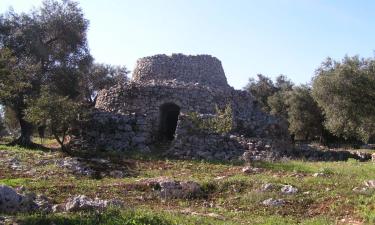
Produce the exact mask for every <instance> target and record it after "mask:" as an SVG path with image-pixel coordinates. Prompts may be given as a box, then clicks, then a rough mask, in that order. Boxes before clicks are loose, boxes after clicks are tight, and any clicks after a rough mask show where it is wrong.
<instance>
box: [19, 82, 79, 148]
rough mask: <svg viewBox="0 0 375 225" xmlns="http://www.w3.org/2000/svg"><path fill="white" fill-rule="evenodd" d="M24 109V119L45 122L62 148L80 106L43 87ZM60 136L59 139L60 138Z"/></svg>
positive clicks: (38, 123)
mask: <svg viewBox="0 0 375 225" xmlns="http://www.w3.org/2000/svg"><path fill="white" fill-rule="evenodd" d="M30 105H31V106H30V107H29V108H27V110H26V119H27V120H28V121H29V122H31V123H33V124H35V125H40V124H46V125H47V126H48V127H49V128H50V130H51V132H52V134H53V135H54V137H55V138H56V140H57V141H58V142H59V144H60V145H61V147H62V148H64V140H65V137H66V135H67V134H68V130H69V128H70V127H71V125H72V124H73V123H74V122H75V120H76V119H77V116H78V114H79V112H80V107H79V105H78V104H77V103H75V102H74V101H72V100H70V99H69V98H68V97H62V96H59V95H57V94H54V93H52V92H50V91H49V90H48V89H46V88H44V89H43V90H42V93H41V96H40V97H39V98H38V99H35V100H33V101H32V103H31V104H30ZM60 137H61V139H60Z"/></svg>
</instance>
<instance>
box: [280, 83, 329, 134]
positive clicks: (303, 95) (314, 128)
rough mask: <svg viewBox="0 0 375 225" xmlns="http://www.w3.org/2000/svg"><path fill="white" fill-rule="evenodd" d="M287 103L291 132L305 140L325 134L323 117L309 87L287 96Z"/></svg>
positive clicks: (295, 89) (298, 88)
mask: <svg viewBox="0 0 375 225" xmlns="http://www.w3.org/2000/svg"><path fill="white" fill-rule="evenodd" d="M285 103H286V105H287V114H288V122H289V131H290V133H292V134H294V135H295V136H296V137H298V138H302V139H304V140H309V139H313V138H314V137H315V136H320V137H321V136H322V134H323V129H324V128H323V115H322V112H321V110H320V108H319V107H318V105H317V103H316V102H315V101H314V99H313V98H312V96H311V90H310V88H309V87H308V86H305V85H301V86H297V87H295V88H294V89H293V91H289V92H288V94H286V98H285Z"/></svg>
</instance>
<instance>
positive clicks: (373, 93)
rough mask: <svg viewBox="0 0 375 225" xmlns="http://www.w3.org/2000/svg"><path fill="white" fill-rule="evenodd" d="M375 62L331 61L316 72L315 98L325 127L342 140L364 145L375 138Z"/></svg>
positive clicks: (347, 59) (354, 58)
mask: <svg viewBox="0 0 375 225" xmlns="http://www.w3.org/2000/svg"><path fill="white" fill-rule="evenodd" d="M374 87H375V60H374V59H360V58H359V57H358V56H355V57H345V58H344V59H343V60H342V61H333V60H332V59H330V58H328V59H327V60H326V61H324V62H323V63H322V65H321V66H320V67H319V68H318V70H317V71H316V77H315V78H314V82H313V96H314V99H315V100H316V101H317V102H318V105H319V106H320V107H321V108H322V109H323V112H324V116H325V127H326V128H327V129H328V130H329V131H330V132H332V133H333V134H335V135H336V136H339V137H344V138H346V139H349V138H357V139H360V140H362V141H364V142H367V141H369V140H370V139H371V138H373V137H374V135H375V104H374V103H375V90H374Z"/></svg>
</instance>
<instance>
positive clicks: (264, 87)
mask: <svg viewBox="0 0 375 225" xmlns="http://www.w3.org/2000/svg"><path fill="white" fill-rule="evenodd" d="M257 77H258V79H257V80H255V79H253V78H250V79H249V82H248V84H247V85H246V87H245V90H247V91H248V92H250V93H251V94H252V95H253V96H254V98H255V99H256V100H257V101H258V102H259V104H260V106H261V108H262V109H263V110H264V111H266V112H269V111H270V107H269V106H268V104H267V99H268V97H270V96H272V95H273V94H275V92H276V91H277V89H276V87H275V85H274V83H273V82H272V80H271V79H270V78H268V77H266V76H264V75H262V74H258V75H257Z"/></svg>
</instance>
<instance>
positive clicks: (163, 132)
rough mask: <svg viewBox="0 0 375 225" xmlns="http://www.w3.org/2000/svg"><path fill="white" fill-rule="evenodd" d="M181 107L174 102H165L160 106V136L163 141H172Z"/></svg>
mask: <svg viewBox="0 0 375 225" xmlns="http://www.w3.org/2000/svg"><path fill="white" fill-rule="evenodd" d="M179 114H180V107H178V105H176V104H174V103H165V104H163V105H161V106H160V124H159V138H160V140H161V141H171V140H173V138H174V134H175V131H176V127H177V121H178V115H179Z"/></svg>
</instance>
